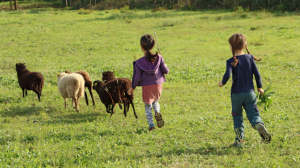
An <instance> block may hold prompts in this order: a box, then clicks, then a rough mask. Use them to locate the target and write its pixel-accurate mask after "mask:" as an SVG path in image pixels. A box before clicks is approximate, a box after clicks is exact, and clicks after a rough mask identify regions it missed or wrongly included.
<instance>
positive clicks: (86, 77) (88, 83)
mask: <svg viewBox="0 0 300 168" xmlns="http://www.w3.org/2000/svg"><path fill="white" fill-rule="evenodd" d="M65 73H71V72H70V71H65ZM75 73H78V74H80V75H82V76H83V79H84V81H85V87H87V88H88V89H89V92H90V95H91V97H92V101H93V106H95V101H94V96H93V92H92V88H93V83H92V81H91V78H90V75H89V74H88V73H87V72H86V71H77V72H75ZM84 96H85V101H86V105H89V101H88V98H87V94H86V91H84Z"/></svg>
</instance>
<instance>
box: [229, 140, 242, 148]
mask: <svg viewBox="0 0 300 168" xmlns="http://www.w3.org/2000/svg"><path fill="white" fill-rule="evenodd" d="M243 145H244V141H235V143H233V144H232V146H234V147H242V146H243Z"/></svg>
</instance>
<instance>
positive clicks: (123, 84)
mask: <svg viewBox="0 0 300 168" xmlns="http://www.w3.org/2000/svg"><path fill="white" fill-rule="evenodd" d="M130 87H131V81H130V80H129V79H127V78H116V79H114V80H111V81H109V82H107V83H105V84H104V83H103V82H102V81H99V80H97V81H94V87H93V89H94V90H95V91H96V92H97V93H98V95H99V97H100V100H101V102H102V103H103V104H104V105H105V108H106V112H107V113H110V114H111V115H113V113H114V112H113V110H114V107H115V105H116V103H119V104H121V103H122V104H123V105H124V115H125V117H126V116H127V112H128V110H129V106H130V104H131V106H132V109H133V112H134V116H135V118H138V117H137V115H136V113H135V109H134V104H133V94H131V95H128V94H127V90H128V89H129V88H130Z"/></svg>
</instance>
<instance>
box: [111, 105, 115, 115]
mask: <svg viewBox="0 0 300 168" xmlns="http://www.w3.org/2000/svg"><path fill="white" fill-rule="evenodd" d="M114 107H115V105H114V104H113V105H112V107H111V113H110V117H111V116H112V115H113V114H114Z"/></svg>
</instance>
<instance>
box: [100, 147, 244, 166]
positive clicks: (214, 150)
mask: <svg viewBox="0 0 300 168" xmlns="http://www.w3.org/2000/svg"><path fill="white" fill-rule="evenodd" d="M245 152H246V151H245V150H244V148H237V147H233V146H232V145H230V146H225V147H199V148H195V149H194V148H185V149H177V148H171V149H170V150H168V151H161V152H156V153H147V154H142V155H131V156H128V157H129V158H132V159H136V160H140V159H144V158H145V157H146V158H153V157H154V158H157V159H159V158H162V157H170V156H174V155H177V156H180V155H185V156H186V155H192V154H197V155H202V156H211V155H214V156H223V155H232V153H235V154H236V155H241V154H243V153H245ZM103 159H104V160H105V162H108V161H109V162H114V161H118V160H122V159H124V158H123V157H122V156H119V155H114V156H107V158H103Z"/></svg>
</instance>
